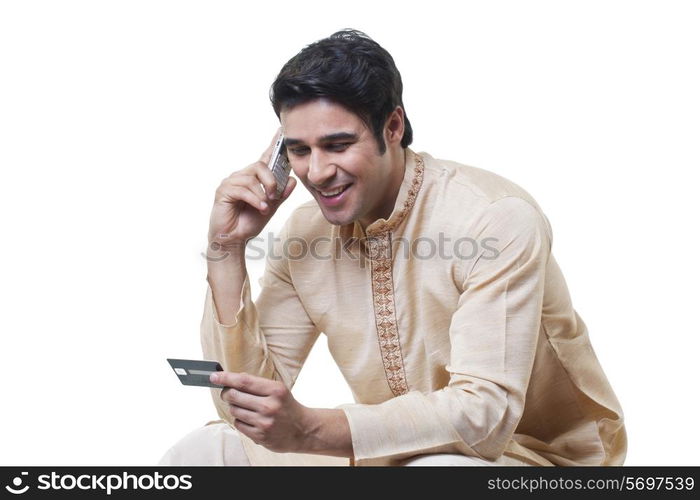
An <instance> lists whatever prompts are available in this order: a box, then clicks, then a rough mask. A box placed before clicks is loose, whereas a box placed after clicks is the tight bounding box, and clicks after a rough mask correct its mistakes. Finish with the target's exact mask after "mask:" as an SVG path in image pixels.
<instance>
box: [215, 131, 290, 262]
mask: <svg viewBox="0 0 700 500" xmlns="http://www.w3.org/2000/svg"><path fill="white" fill-rule="evenodd" d="M280 133H281V129H278V130H277V133H276V134H275V137H274V138H273V140H272V143H270V146H269V147H268V148H267V149H266V150H265V152H264V153H263V154H262V156H261V157H260V160H258V161H257V162H255V163H253V164H251V165H248V166H247V167H246V168H244V169H242V170H239V171H237V172H234V173H232V174H231V175H230V176H228V177H226V178H225V179H224V180H223V181H221V184H220V185H219V188H218V189H217V190H216V196H215V198H214V206H213V208H212V211H211V217H210V219H209V248H210V249H213V250H224V251H225V250H228V249H234V248H237V249H240V248H242V247H244V246H245V244H246V242H247V241H248V240H250V239H251V238H254V237H256V236H257V235H258V234H260V232H261V231H262V230H263V228H264V227H265V225H266V224H267V223H268V221H269V220H270V218H272V216H273V215H274V214H275V212H276V211H277V208H279V206H280V204H281V203H282V202H284V200H286V199H287V198H288V197H289V195H290V194H291V193H292V191H293V190H294V187H295V186H296V179H294V178H293V177H291V176H290V177H289V180H288V181H287V186H286V187H285V189H284V192H283V193H282V195H281V197H280V198H279V199H274V196H275V191H276V190H277V182H276V181H275V176H274V175H273V174H272V171H271V170H270V169H269V168H268V163H269V162H270V156H271V155H272V148H273V147H274V145H275V142H276V140H277V137H278V136H279V134H280ZM263 186H264V189H263Z"/></svg>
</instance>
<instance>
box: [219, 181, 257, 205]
mask: <svg viewBox="0 0 700 500" xmlns="http://www.w3.org/2000/svg"><path fill="white" fill-rule="evenodd" d="M219 200H226V201H236V200H241V201H244V202H246V203H247V204H248V205H250V206H252V207H254V208H257V209H259V210H264V209H266V208H267V198H266V197H265V195H264V193H263V192H262V190H261V189H260V185H259V184H258V183H257V182H255V178H254V177H251V176H248V175H238V176H231V177H228V178H226V179H224V180H223V181H222V182H221V186H219V189H218V190H217V193H216V201H219Z"/></svg>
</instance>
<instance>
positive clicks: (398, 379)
mask: <svg viewBox="0 0 700 500" xmlns="http://www.w3.org/2000/svg"><path fill="white" fill-rule="evenodd" d="M423 170H424V165H423V158H421V156H420V155H416V165H415V167H414V171H413V181H412V183H411V188H410V189H409V191H408V194H407V197H406V201H405V202H404V205H403V207H402V208H401V210H400V211H399V212H398V213H397V214H396V216H395V217H393V218H392V219H390V220H389V222H387V223H384V224H382V225H381V226H380V227H378V228H377V230H376V232H375V231H372V234H371V236H370V237H369V238H368V242H367V243H368V246H369V257H370V262H371V274H372V298H373V302H374V319H375V323H376V325H377V340H378V341H379V350H380V352H381V356H382V362H383V363H384V373H385V375H386V379H387V382H388V384H389V388H390V389H391V392H392V393H393V394H394V395H395V396H400V395H402V394H406V393H407V392H408V382H407V380H406V370H405V369H404V361H403V354H402V352H401V341H400V338H399V329H398V321H397V320H396V304H395V294H394V280H393V277H392V261H393V255H392V248H391V233H392V231H393V230H394V229H396V228H397V227H398V225H399V224H400V223H401V221H403V219H404V218H405V217H406V214H407V213H408V212H409V210H410V209H411V208H412V207H413V204H414V203H415V201H416V196H418V191H419V190H420V187H421V185H422V183H423Z"/></svg>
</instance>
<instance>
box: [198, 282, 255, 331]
mask: <svg viewBox="0 0 700 500" xmlns="http://www.w3.org/2000/svg"><path fill="white" fill-rule="evenodd" d="M207 302H208V303H209V304H210V307H211V312H210V314H211V315H212V318H213V320H214V324H215V325H216V326H217V327H219V328H234V327H236V326H238V325H239V323H240V322H241V319H242V318H241V316H242V314H243V310H244V309H245V308H246V306H247V305H248V304H250V303H251V299H250V282H249V280H248V275H247V274H246V277H245V280H244V281H243V287H242V288H241V301H240V303H239V304H238V311H236V317H235V321H234V322H233V323H231V324H223V323H221V322H220V321H219V312H218V311H217V310H216V303H215V302H214V295H213V292H212V290H211V286H210V285H209V282H208V281H207Z"/></svg>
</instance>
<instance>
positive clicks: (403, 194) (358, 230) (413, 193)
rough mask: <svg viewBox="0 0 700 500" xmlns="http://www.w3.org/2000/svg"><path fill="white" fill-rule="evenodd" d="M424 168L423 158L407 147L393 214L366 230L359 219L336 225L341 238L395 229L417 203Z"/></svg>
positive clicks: (359, 238) (373, 234)
mask: <svg viewBox="0 0 700 500" xmlns="http://www.w3.org/2000/svg"><path fill="white" fill-rule="evenodd" d="M423 170H424V165H423V158H422V157H421V156H420V155H417V154H416V153H415V152H413V150H411V149H410V148H406V164H405V168H404V174H403V180H402V181H401V187H400V188H399V194H398V195H397V196H396V203H394V209H393V210H392V212H391V215H389V218H388V219H384V218H379V219H377V220H376V221H374V222H372V223H371V224H370V225H369V226H367V228H366V231H363V230H362V226H361V225H360V223H359V222H358V221H355V222H353V223H352V224H346V225H344V226H340V227H338V226H336V229H337V230H338V235H339V236H340V238H341V240H343V241H346V240H347V239H348V238H355V241H357V240H361V239H363V238H366V237H368V236H377V235H379V234H382V233H386V232H389V231H394V230H395V229H396V228H397V227H398V226H399V225H400V224H401V222H403V220H404V219H405V218H406V217H407V215H408V213H409V212H410V211H411V209H412V208H413V205H414V204H415V201H416V197H417V196H418V192H419V191H420V188H421V185H422V184H423Z"/></svg>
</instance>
